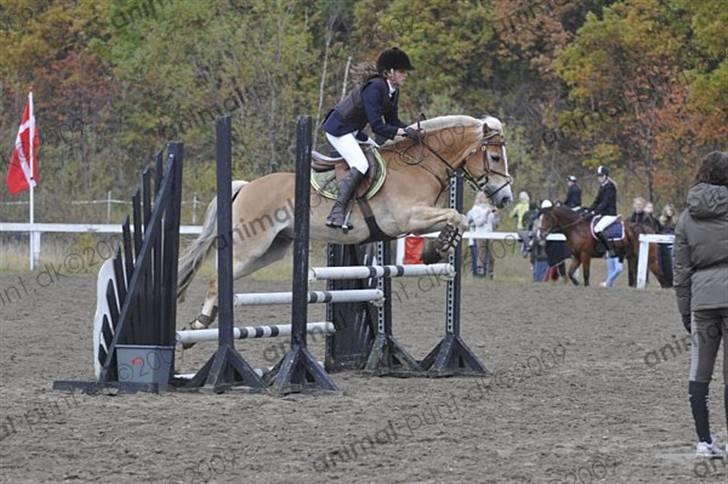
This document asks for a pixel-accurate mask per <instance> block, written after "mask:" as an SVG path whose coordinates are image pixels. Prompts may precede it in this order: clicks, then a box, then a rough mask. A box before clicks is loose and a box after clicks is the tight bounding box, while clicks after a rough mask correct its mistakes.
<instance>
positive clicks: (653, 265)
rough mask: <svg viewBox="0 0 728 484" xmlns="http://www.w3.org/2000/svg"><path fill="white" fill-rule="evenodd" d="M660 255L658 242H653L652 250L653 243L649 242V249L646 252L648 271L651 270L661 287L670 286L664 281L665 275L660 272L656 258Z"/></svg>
mask: <svg viewBox="0 0 728 484" xmlns="http://www.w3.org/2000/svg"><path fill="white" fill-rule="evenodd" d="M659 255H660V247H659V245H658V244H654V250H653V244H650V251H649V252H648V260H649V267H650V272H652V273H653V274H654V275H655V277H656V278H657V282H659V283H660V287H661V288H663V289H664V288H667V287H670V286H669V285H668V284H667V283H666V281H665V277H664V276H663V274H662V269H661V268H660V263H659V262H658V260H657V257H659Z"/></svg>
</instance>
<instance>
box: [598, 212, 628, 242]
mask: <svg viewBox="0 0 728 484" xmlns="http://www.w3.org/2000/svg"><path fill="white" fill-rule="evenodd" d="M601 218H602V216H601V215H597V216H596V217H594V218H593V219H592V220H591V223H590V224H589V228H590V230H591V235H592V237H594V238H595V239H596V240H599V239H598V238H597V236H596V233H595V232H594V227H595V226H596V224H597V223H599V220H601ZM602 233H603V234H604V236H605V237H606V239H607V240H610V241H611V240H624V234H625V232H624V221H623V220H622V218H621V216H620V215H617V218H616V219H615V220H614V222H612V223H611V224H609V225H607V227H606V228H605V229H604V230H603V231H602Z"/></svg>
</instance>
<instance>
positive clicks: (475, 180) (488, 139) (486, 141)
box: [413, 121, 513, 197]
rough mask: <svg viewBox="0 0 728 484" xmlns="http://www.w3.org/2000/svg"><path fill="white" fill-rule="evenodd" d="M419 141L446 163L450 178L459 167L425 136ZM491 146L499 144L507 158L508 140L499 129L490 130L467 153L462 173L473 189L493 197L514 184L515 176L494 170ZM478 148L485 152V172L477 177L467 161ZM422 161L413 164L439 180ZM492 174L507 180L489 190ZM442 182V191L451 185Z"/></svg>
mask: <svg viewBox="0 0 728 484" xmlns="http://www.w3.org/2000/svg"><path fill="white" fill-rule="evenodd" d="M419 124H420V123H419V121H418V122H417V129H418V130H419V128H420V126H419ZM418 143H419V144H420V145H422V146H424V147H425V148H427V150H428V151H429V152H430V153H432V154H433V155H435V158H437V160H438V161H440V162H441V163H442V164H444V165H445V166H446V167H447V175H448V180H449V179H450V178H451V176H452V174H453V173H455V172H456V171H457V168H456V167H455V166H453V165H452V164H451V163H450V162H448V161H447V160H446V159H445V158H444V157H443V156H442V155H440V153H438V152H437V150H435V149H434V148H432V147H431V146H430V145H429V144H428V143H427V142H426V141H425V140H424V137H421V138H420V139H419V141H418ZM489 146H497V147H499V148H500V150H501V153H502V156H503V157H504V159H506V158H505V157H506V154H505V146H506V142H505V141H504V140H503V137H502V136H501V134H500V132H499V131H497V130H490V131H489V132H488V134H486V135H485V136H484V137H483V140H482V142H481V143H480V146H479V148H473V149H472V150H470V151H469V152H468V153H466V154H465V157H464V159H463V163H462V173H463V179H464V181H465V182H466V183H467V184H468V185H470V186H471V187H472V188H473V190H475V191H482V192H483V193H485V194H486V195H487V196H488V197H492V196H493V195H495V194H496V193H498V192H500V191H501V190H503V189H504V188H506V187H507V186H509V185H510V184H512V183H513V178H512V177H511V176H510V175H507V174H506V173H502V172H500V171H497V170H493V169H492V168H491V167H490V161H489V159H488V147H489ZM478 149H480V151H481V152H482V154H483V158H482V159H483V174H482V175H480V176H478V177H476V176H475V175H473V174H472V173H471V172H470V170H468V167H467V164H466V161H467V159H468V158H470V157H471V156H472V155H473V154H474V153H476V152H477V150H478ZM421 163H422V160H417V162H416V163H413V165H418V166H421V167H422V168H423V169H425V170H426V171H428V172H429V173H431V174H432V175H433V176H434V177H435V178H437V179H438V180H439V179H440V178H439V177H438V176H437V175H436V174H435V173H433V172H432V171H430V170H429V169H427V168H426V167H425V166H424V165H422V164H421ZM492 175H498V176H501V177H502V178H504V179H505V180H506V181H505V182H504V183H503V184H502V185H500V186H499V187H498V188H496V189H495V190H493V191H488V190H486V187H487V185H488V182H489V181H490V177H491V176H492ZM440 184H441V185H442V191H444V190H445V189H446V188H447V187H448V186H449V181H448V182H447V183H445V184H443V183H442V182H440Z"/></svg>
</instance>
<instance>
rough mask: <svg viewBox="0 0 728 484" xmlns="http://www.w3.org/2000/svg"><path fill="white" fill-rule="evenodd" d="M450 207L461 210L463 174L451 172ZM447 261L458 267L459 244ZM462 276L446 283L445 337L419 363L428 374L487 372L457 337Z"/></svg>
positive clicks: (460, 249)
mask: <svg viewBox="0 0 728 484" xmlns="http://www.w3.org/2000/svg"><path fill="white" fill-rule="evenodd" d="M450 208H454V209H455V210H457V211H458V212H460V213H462V211H463V174H462V171H461V170H458V171H457V172H455V173H454V174H453V175H452V177H451V179H450ZM448 262H449V263H450V264H452V265H457V266H458V267H460V263H461V262H462V244H458V245H457V246H456V247H455V249H454V250H453V251H451V253H450V255H449V260H448ZM461 292H462V278H461V274H460V271H458V272H457V274H456V275H455V277H454V278H453V279H452V280H450V281H448V282H447V292H446V296H447V297H446V303H445V304H446V306H445V337H444V338H443V339H442V340H441V341H440V343H438V344H437V346H435V348H434V349H433V350H432V351H431V352H430V353H429V354H428V355H427V356H425V358H424V359H423V360H422V361H421V362H420V366H422V368H423V369H424V370H425V371H427V374H428V375H429V376H435V377H436V376H451V375H458V376H483V375H487V374H488V373H489V372H488V370H487V369H486V368H485V365H483V363H482V362H481V361H480V359H479V358H478V357H477V356H475V353H473V352H472V350H471V349H470V348H469V347H468V345H467V344H465V342H464V341H463V339H462V338H461V337H460V297H461Z"/></svg>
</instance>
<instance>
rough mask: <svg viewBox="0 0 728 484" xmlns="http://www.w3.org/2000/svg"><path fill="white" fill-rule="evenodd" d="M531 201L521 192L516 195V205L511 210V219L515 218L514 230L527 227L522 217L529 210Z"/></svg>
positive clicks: (526, 194)
mask: <svg viewBox="0 0 728 484" xmlns="http://www.w3.org/2000/svg"><path fill="white" fill-rule="evenodd" d="M530 202H531V199H530V198H529V196H528V193H526V192H521V193H519V194H518V203H517V204H516V205H515V206H514V207H513V210H511V218H514V217H515V218H516V230H523V229H524V228H526V227H527V226H528V223H527V222H526V221H525V220H524V216H525V215H526V213H527V212H528V210H529V207H530Z"/></svg>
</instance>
